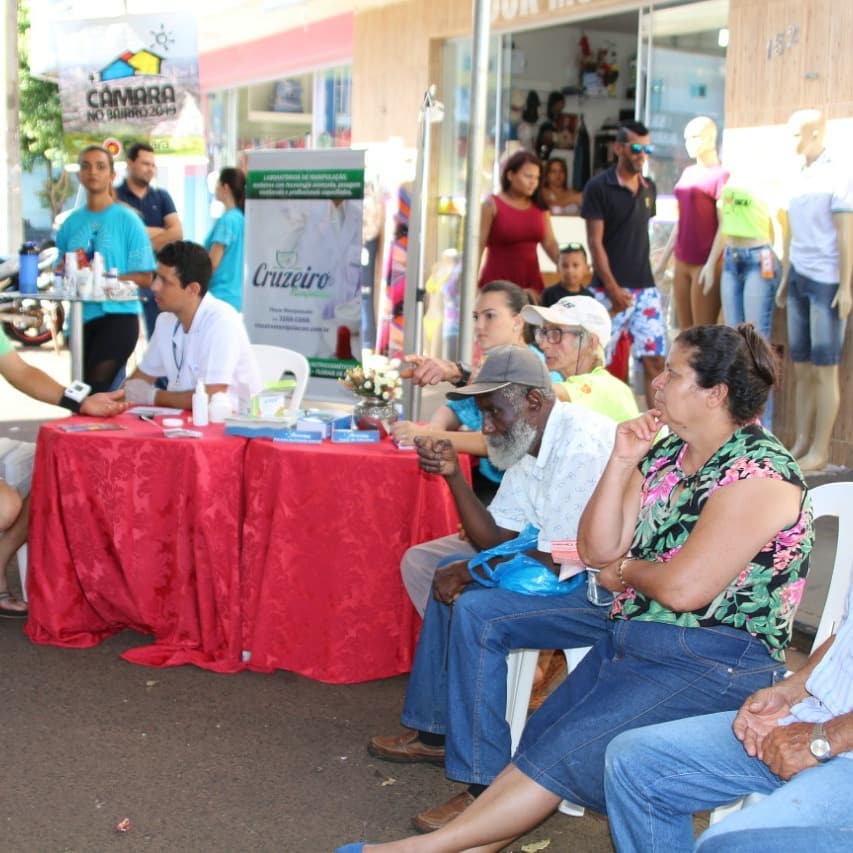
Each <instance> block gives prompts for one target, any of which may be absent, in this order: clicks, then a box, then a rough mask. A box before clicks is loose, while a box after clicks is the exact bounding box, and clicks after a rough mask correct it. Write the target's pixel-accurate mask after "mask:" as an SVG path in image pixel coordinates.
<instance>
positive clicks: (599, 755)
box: [513, 620, 784, 812]
mask: <svg viewBox="0 0 853 853" xmlns="http://www.w3.org/2000/svg"><path fill="white" fill-rule="evenodd" d="M783 671H784V666H783V665H782V664H780V663H779V662H777V661H774V660H773V659H772V658H771V657H770V653H769V652H768V651H767V648H766V647H765V646H764V644H763V643H761V642H760V641H759V640H758V639H756V638H755V637H753V636H752V635H751V634H749V633H748V632H747V631H743V630H738V629H736V628H729V627H726V626H716V627H712V628H683V627H680V626H677V625H670V624H664V623H660V622H644V621H639V620H627V621H625V620H617V621H616V622H614V624H613V627H612V629H611V631H610V633H609V635H608V636H607V637H606V638H605V639H603V640H600V641H599V642H598V643H596V645H595V646H593V648H592V650H591V651H590V652H588V653H587V655H586V657H584V659H583V660H582V661H581V662H580V663H579V664H578V666H577V667H576V668H575V670H574V671H573V672H572V674H571V675H570V676H569V677H568V678H567V679H566V680H565V681H564V682H563V683H562V684H561V685H560V686H559V687H558V688H557V689H556V690H555V691H554V693H552V694H551V696H549V697H548V699H547V700H546V702H545V704H544V705H543V706H542V707H541V708H540V709H539V710H538V711H537V712H536V713H535V714H534V715H533V716H532V717H531V718H530V720H529V721H528V723H527V727H526V728H525V730H524V734H523V735H522V737H521V743H520V744H519V747H518V751H517V752H516V754H515V757H514V758H513V763H514V764H515V765H516V767H518V769H519V770H521V772H522V773H524V774H525V775H526V776H529V777H530V778H531V779H532V780H533V781H534V782H536V783H538V784H539V785H541V786H542V787H544V788H547V789H548V790H549V791H551V792H552V793H553V794H556V795H557V796H559V797H560V798H562V799H567V800H570V801H571V802H573V803H577V804H578V805H581V806H586V807H587V808H590V809H593V810H594V811H598V812H604V811H605V797H604V753H605V750H606V749H607V746H608V744H609V743H610V741H612V740H613V739H614V738H615V737H616V736H617V735H619V734H621V733H622V732H624V731H629V730H631V729H637V728H641V727H642V726H648V725H653V724H656V723H663V722H667V721H669V720H679V719H681V718H683V717H692V716H697V715H699V714H707V713H709V712H711V711H716V710H719V709H723V710H734V709H736V708H739V707H740V706H741V704H742V703H743V700H744V699H746V697H747V696H749V695H750V693H753V692H754V691H756V690H758V689H759V688H761V687H769V686H770V685H771V684H772V683H773V680H774V678H776V677H779V676H781V675H782V674H783Z"/></svg>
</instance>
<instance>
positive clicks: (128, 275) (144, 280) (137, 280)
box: [120, 272, 154, 289]
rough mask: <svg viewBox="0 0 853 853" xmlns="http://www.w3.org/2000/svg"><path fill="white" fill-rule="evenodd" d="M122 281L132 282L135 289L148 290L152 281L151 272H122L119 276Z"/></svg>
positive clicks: (152, 274)
mask: <svg viewBox="0 0 853 853" xmlns="http://www.w3.org/2000/svg"><path fill="white" fill-rule="evenodd" d="M120 278H121V280H122V281H132V282H133V283H134V284H135V285H136V286H137V287H142V288H145V289H148V288H150V287H151V283H152V282H153V281H154V273H153V272H123V273H122V274H121V276H120Z"/></svg>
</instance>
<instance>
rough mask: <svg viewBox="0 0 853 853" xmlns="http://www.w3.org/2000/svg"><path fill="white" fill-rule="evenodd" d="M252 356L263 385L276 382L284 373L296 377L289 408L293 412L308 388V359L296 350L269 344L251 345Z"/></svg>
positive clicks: (300, 403)
mask: <svg viewBox="0 0 853 853" xmlns="http://www.w3.org/2000/svg"><path fill="white" fill-rule="evenodd" d="M252 354H253V355H254V356H255V361H257V363H258V367H259V368H260V371H261V381H262V382H263V383H264V385H266V384H267V383H268V382H278V380H279V379H281V375H282V374H283V373H284V372H285V371H287V372H290V373H292V374H293V375H294V376H295V377H296V388H295V389H294V391H293V395H292V396H291V398H290V407H289V410H290V411H291V412H295V411H296V410H297V409H298V408H299V407H300V405H302V397H303V396H304V395H305V389H306V388H307V387H308V374H309V371H310V368H309V365H308V359H307V358H305V356H304V355H302V353H300V352H296V350H292V349H287V348H286V347H275V346H270V345H269V344H252Z"/></svg>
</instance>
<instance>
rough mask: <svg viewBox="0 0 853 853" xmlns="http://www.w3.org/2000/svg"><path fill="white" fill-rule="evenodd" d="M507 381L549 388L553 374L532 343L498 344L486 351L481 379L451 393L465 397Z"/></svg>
mask: <svg viewBox="0 0 853 853" xmlns="http://www.w3.org/2000/svg"><path fill="white" fill-rule="evenodd" d="M507 385H528V386H529V387H531V388H548V387H549V386H550V385H551V377H550V375H549V374H548V368H547V367H545V362H543V361H542V359H541V358H539V356H538V355H536V353H534V352H533V350H531V349H530V347H519V346H505V347H495V348H494V349H492V350H489V352H488V353H486V355H485V357H484V361H483V366H482V367H481V368H480V372H479V373H478V374H477V379H476V381H474V382H471V383H470V384H469V385H465V386H464V387H463V388H457V389H455V390H454V391H450V392H448V394H447V399H448V400H461V399H463V398H465V397H476V396H477V395H479V394H491V393H492V391H497V390H499V389H500V388H506V387H507Z"/></svg>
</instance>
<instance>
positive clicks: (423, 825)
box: [412, 790, 474, 832]
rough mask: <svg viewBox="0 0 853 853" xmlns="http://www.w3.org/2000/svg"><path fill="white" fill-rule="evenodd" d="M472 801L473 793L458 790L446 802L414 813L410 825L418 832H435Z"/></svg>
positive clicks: (457, 815)
mask: <svg viewBox="0 0 853 853" xmlns="http://www.w3.org/2000/svg"><path fill="white" fill-rule="evenodd" d="M473 802H474V795H473V794H471V793H470V791H467V790H466V791H460V792H459V793H458V794H457V795H456V796H455V797H451V798H450V799H449V800H448V801H447V802H446V803H442V804H441V805H440V806H435V807H434V808H431V809H427V810H426V811H425V812H421V813H420V814H416V815H415V816H414V817H413V818H412V826H414V828H415V829H416V830H417V831H418V832H435V830H437V829H441V827H443V826H444V825H445V824H446V823H450V821H452V820H453V819H454V818H456V817H459V815H461V814H462V812H464V811H465V809H467V808H468V806H470V805H471V803H473Z"/></svg>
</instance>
